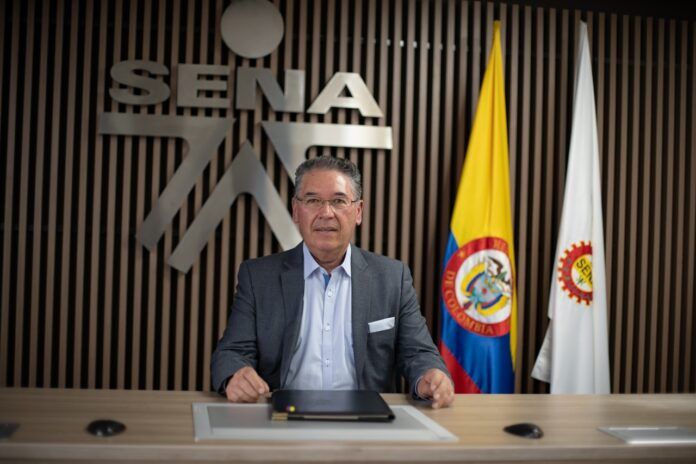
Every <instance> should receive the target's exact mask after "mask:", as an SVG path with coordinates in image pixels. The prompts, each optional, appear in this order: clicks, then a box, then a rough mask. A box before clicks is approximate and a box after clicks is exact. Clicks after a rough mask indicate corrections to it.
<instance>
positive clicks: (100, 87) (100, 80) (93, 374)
mask: <svg viewBox="0 0 696 464" xmlns="http://www.w3.org/2000/svg"><path fill="white" fill-rule="evenodd" d="M107 17H108V8H107V7H106V5H102V8H101V12H100V18H99V45H98V46H99V54H98V58H97V60H98V61H97V92H96V94H97V101H96V111H97V114H101V113H102V112H103V111H104V94H105V89H104V86H105V84H104V75H105V67H106V56H105V55H106V32H107V31H106V22H107ZM103 147H104V143H103V139H102V138H101V137H95V150H94V151H95V153H99V154H103ZM102 164H103V156H95V157H94V179H93V187H92V194H93V203H92V240H91V247H90V248H91V253H92V256H91V260H90V269H91V272H90V274H91V276H90V288H91V292H90V301H89V342H88V345H89V346H88V351H89V359H88V366H89V367H88V370H89V372H88V376H87V379H88V380H87V387H88V388H95V387H96V386H97V383H98V382H99V383H100V384H101V383H102V382H103V378H102V379H101V380H100V376H99V372H97V356H98V350H97V340H98V339H101V337H99V333H98V332H99V329H100V328H99V327H98V325H97V318H98V308H99V307H100V301H99V291H98V289H99V279H100V276H101V275H103V268H102V266H100V264H102V263H100V256H101V253H100V251H101V247H102V246H103V244H102V241H101V238H102V237H101V234H100V233H98V232H97V231H99V230H101V227H100V226H101V222H100V221H101V217H102V210H101V203H102V202H101V201H100V200H101V197H102V191H103V190H102V189H103V187H104V186H103V182H104V181H103V178H102V169H103V166H102ZM107 182H108V180H107ZM105 370H106V368H105V366H104V365H103V364H102V371H105Z"/></svg>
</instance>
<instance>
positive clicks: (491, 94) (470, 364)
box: [440, 21, 517, 393]
mask: <svg viewBox="0 0 696 464" xmlns="http://www.w3.org/2000/svg"><path fill="white" fill-rule="evenodd" d="M492 45H493V46H492V49H491V55H490V58H489V61H488V66H487V68H486V72H485V74H484V77H483V83H482V85H481V93H480V97H479V100H478V106H477V108H476V115H475V117H474V124H473V127H472V130H471V136H470V138H469V146H468V148H467V152H466V158H465V161H464V168H463V170H462V175H461V180H460V183H459V188H458V190H457V198H456V200H455V204H454V210H453V212H452V221H451V224H450V235H449V240H448V243H447V249H446V251H445V256H444V260H443V272H442V284H441V298H440V307H441V311H442V327H441V337H440V351H441V353H442V356H443V358H444V359H445V362H446V364H447V367H448V368H449V370H450V373H451V374H452V378H453V380H454V382H455V390H456V392H457V393H511V392H513V391H514V389H515V375H514V363H515V346H516V342H517V337H516V335H517V324H516V320H517V295H516V293H517V292H516V291H515V278H516V274H515V256H514V255H515V254H514V249H513V235H512V234H513V232H512V218H511V214H510V181H509V167H508V163H509V160H508V144H507V123H506V116H505V83H504V82H505V81H504V73H503V60H502V53H501V47H500V25H499V23H498V22H497V21H496V22H495V23H494V26H493V44H492Z"/></svg>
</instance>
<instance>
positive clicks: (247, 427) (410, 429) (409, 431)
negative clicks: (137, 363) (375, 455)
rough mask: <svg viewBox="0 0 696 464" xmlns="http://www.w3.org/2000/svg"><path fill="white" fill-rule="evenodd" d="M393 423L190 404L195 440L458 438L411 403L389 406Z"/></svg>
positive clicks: (265, 408) (252, 406) (261, 406)
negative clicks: (296, 417)
mask: <svg viewBox="0 0 696 464" xmlns="http://www.w3.org/2000/svg"><path fill="white" fill-rule="evenodd" d="M390 407H391V409H392V411H394V415H395V419H394V421H393V422H338V421H336V422H333V421H273V420H271V418H270V410H269V405H267V404H230V403H193V425H194V434H195V439H196V441H200V440H266V441H274V440H275V441H277V440H283V441H287V440H298V441H326V440H331V441H401V442H413V441H419V442H424V441H425V442H427V441H434V442H441V441H457V440H458V439H457V437H455V436H454V435H452V434H451V433H450V432H449V431H448V430H447V429H445V428H444V427H442V426H441V425H440V424H438V423H437V422H435V421H434V420H432V419H430V418H429V417H427V416H426V415H425V414H423V413H422V412H420V411H419V410H418V409H416V408H414V407H413V406H407V405H398V406H390Z"/></svg>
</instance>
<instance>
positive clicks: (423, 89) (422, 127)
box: [404, 2, 433, 288]
mask: <svg viewBox="0 0 696 464" xmlns="http://www.w3.org/2000/svg"><path fill="white" fill-rule="evenodd" d="M419 6H420V14H419V15H418V16H419V19H420V27H419V28H418V29H419V30H420V37H418V39H417V40H418V48H417V53H418V64H419V65H420V66H419V69H418V71H417V76H418V77H417V82H418V84H419V85H418V100H417V101H415V102H414V106H415V115H417V116H415V115H414V121H415V124H416V128H415V130H414V131H413V137H414V138H415V140H413V145H414V147H415V152H414V153H413V157H414V158H415V161H414V165H415V182H413V183H411V184H410V185H408V186H405V187H406V188H405V190H406V191H405V192H404V193H405V194H406V195H410V196H412V197H415V198H414V199H413V200H412V201H413V202H414V203H415V207H414V210H413V218H412V219H411V218H410V217H409V219H408V221H409V223H408V227H412V226H413V225H414V224H418V222H419V220H420V219H424V217H423V216H424V204H423V203H424V201H425V197H426V195H427V190H426V185H425V169H426V168H425V159H424V158H425V155H426V148H425V147H426V145H425V131H426V112H427V110H428V108H427V94H428V88H430V82H429V81H428V35H429V34H428V26H429V24H428V23H429V19H430V17H429V11H428V2H419ZM430 46H433V44H430ZM414 100H415V98H414ZM414 193H416V194H415V195H414ZM414 229H415V230H414V233H413V243H414V245H415V246H414V247H413V249H414V251H413V257H412V258H411V259H410V260H409V263H410V264H411V272H412V273H413V284H414V286H415V287H416V288H422V278H423V268H422V262H423V246H422V245H423V228H422V227H414Z"/></svg>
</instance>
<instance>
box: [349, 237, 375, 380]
mask: <svg viewBox="0 0 696 464" xmlns="http://www.w3.org/2000/svg"><path fill="white" fill-rule="evenodd" d="M351 246H352V245H351ZM351 274H352V276H351V281H352V282H351V298H352V308H351V311H352V314H351V323H352V325H353V327H352V329H353V357H354V359H355V376H356V378H357V380H358V388H362V371H363V368H364V367H365V355H366V352H367V318H368V314H369V313H370V297H371V295H372V288H371V285H370V276H369V275H368V272H367V261H365V258H364V257H363V255H362V250H360V249H359V248H357V247H353V248H352V250H351Z"/></svg>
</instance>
